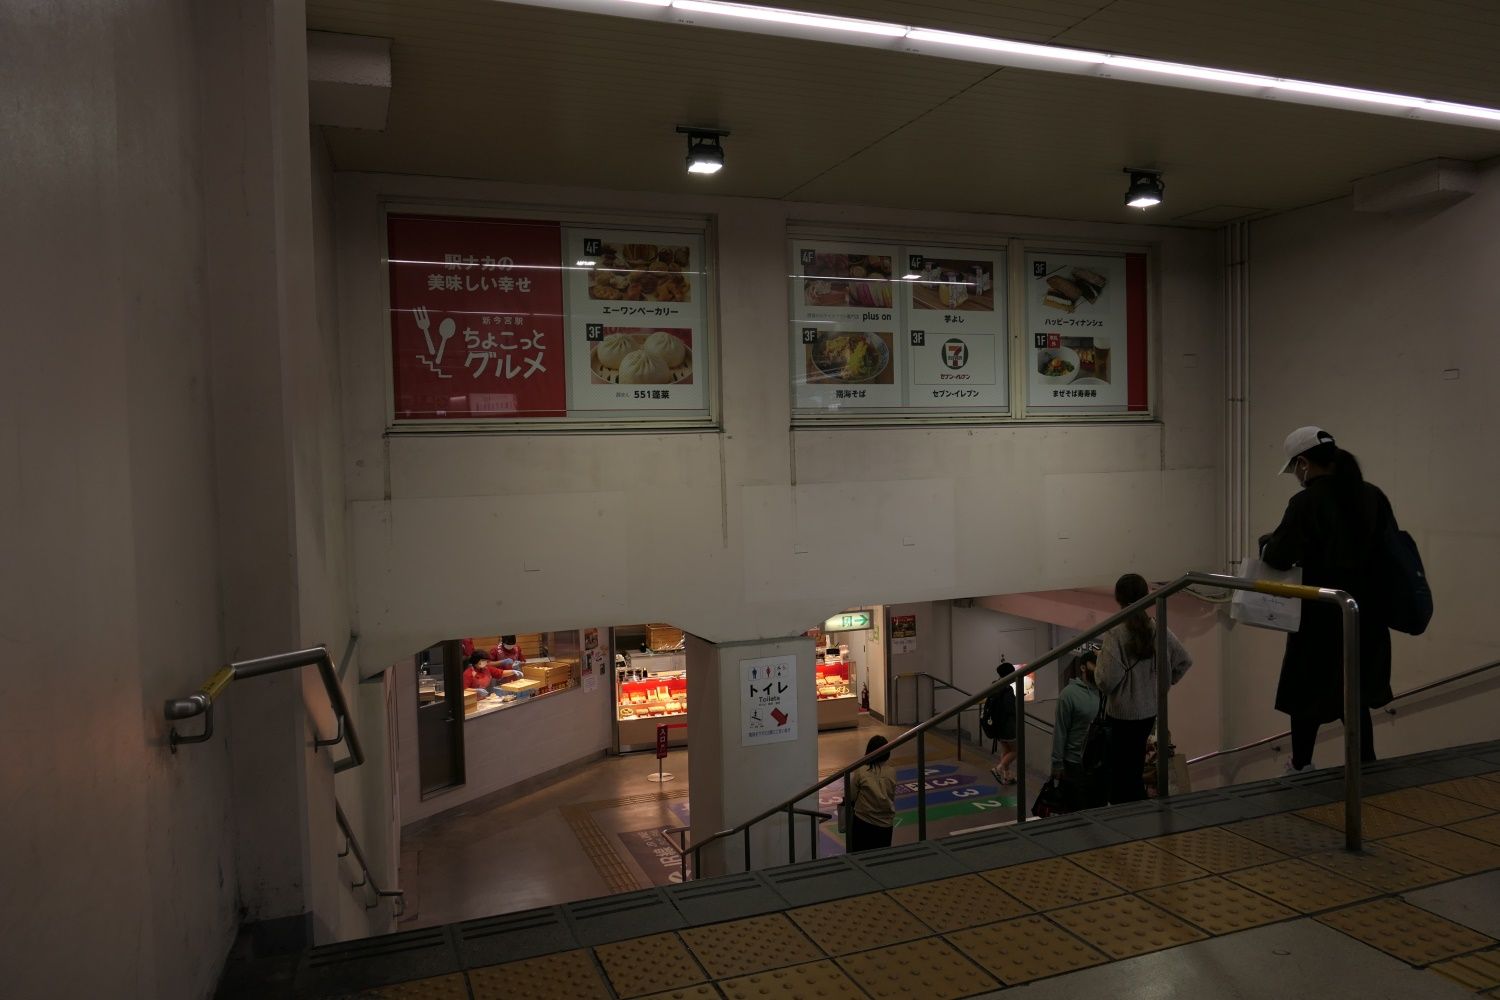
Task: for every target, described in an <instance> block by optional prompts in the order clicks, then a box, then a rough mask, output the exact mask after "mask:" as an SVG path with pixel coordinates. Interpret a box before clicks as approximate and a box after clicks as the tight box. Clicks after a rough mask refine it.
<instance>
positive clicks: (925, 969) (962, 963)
mask: <svg viewBox="0 0 1500 1000" xmlns="http://www.w3.org/2000/svg"><path fill="white" fill-rule="evenodd" d="M838 962H839V965H840V966H841V967H842V968H843V970H844V972H845V973H847V974H848V976H849V978H850V979H852V980H854V981H855V982H856V983H858V984H859V985H860V986H861V987H863V988H864V991H865V992H866V993H868V994H870V996H871V997H873V998H874V1000H896V998H899V997H921V998H922V1000H957V998H958V997H967V996H973V995H974V994H976V993H988V992H990V991H991V990H994V989H995V988H996V987H998V986H999V985H1000V984H999V983H997V982H996V981H995V980H994V979H993V978H992V977H990V976H989V975H988V974H986V973H985V972H983V971H982V970H981V969H979V968H978V967H977V966H976V965H975V964H974V963H973V962H971V961H969V960H968V959H967V958H965V957H964V956H963V955H961V954H959V953H958V952H957V951H956V950H954V948H953V946H952V945H950V944H949V943H948V942H946V941H944V940H943V939H942V938H926V939H924V940H921V941H911V942H908V943H906V944H897V945H891V946H890V947H888V948H876V949H874V950H873V951H862V952H859V953H858V954H854V955H846V956H844V957H843V958H841V959H839V960H838Z"/></svg>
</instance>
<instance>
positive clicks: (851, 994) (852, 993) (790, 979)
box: [719, 958, 866, 1000]
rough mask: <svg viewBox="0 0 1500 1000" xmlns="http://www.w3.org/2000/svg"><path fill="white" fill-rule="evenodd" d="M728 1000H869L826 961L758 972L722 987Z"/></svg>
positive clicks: (834, 966)
mask: <svg viewBox="0 0 1500 1000" xmlns="http://www.w3.org/2000/svg"><path fill="white" fill-rule="evenodd" d="M719 989H720V990H722V991H723V993H724V996H725V997H727V998H728V1000H803V998H806V997H817V998H818V1000H866V998H865V994H864V992H863V991H862V990H860V988H859V987H858V986H855V985H854V980H852V979H850V978H849V977H848V976H846V975H844V973H843V970H841V969H840V968H839V967H838V966H837V965H834V964H833V963H832V962H830V961H829V960H827V959H826V958H825V959H824V960H823V961H821V962H809V963H808V964H806V965H793V966H791V967H790V968H786V969H773V970H772V971H770V972H757V973H756V974H755V975H753V976H741V977H739V978H738V979H726V980H725V981H724V982H722V983H720V984H719Z"/></svg>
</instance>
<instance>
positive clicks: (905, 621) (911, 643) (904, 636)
mask: <svg viewBox="0 0 1500 1000" xmlns="http://www.w3.org/2000/svg"><path fill="white" fill-rule="evenodd" d="M916 651H917V616H916V615H892V616H891V652H892V653H915V652H916Z"/></svg>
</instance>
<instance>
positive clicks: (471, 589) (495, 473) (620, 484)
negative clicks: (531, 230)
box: [337, 175, 1222, 663]
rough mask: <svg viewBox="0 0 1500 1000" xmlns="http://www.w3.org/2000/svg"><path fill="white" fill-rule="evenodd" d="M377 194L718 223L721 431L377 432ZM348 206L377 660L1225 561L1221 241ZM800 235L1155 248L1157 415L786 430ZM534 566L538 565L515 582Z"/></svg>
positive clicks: (358, 563) (353, 404)
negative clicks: (467, 643) (583, 578)
mask: <svg viewBox="0 0 1500 1000" xmlns="http://www.w3.org/2000/svg"><path fill="white" fill-rule="evenodd" d="M386 197H389V198H396V199H408V200H430V201H433V202H443V201H447V202H449V203H458V202H464V201H468V202H475V203H484V204H491V205H506V204H510V205H521V206H529V207H539V208H543V209H546V208H547V207H548V206H553V207H554V208H556V207H561V208H565V209H572V210H575V211H578V210H585V209H587V210H592V211H598V212H601V213H606V212H617V213H639V214H642V215H646V216H649V215H651V214H652V213H663V212H671V213H678V214H681V213H698V214H703V215H711V216H713V217H714V218H715V220H716V226H717V253H718V264H719V274H720V278H719V296H718V299H719V306H720V310H719V327H720V335H721V342H722V351H721V355H722V369H723V373H724V375H723V377H722V378H721V379H720V387H719V388H720V390H721V393H722V418H723V426H724V432H723V433H722V434H712V433H677V434H635V435H628V434H627V435H617V434H607V435H606V434H592V435H590V434H563V435H542V434H534V435H525V436H514V435H462V436H441V435H425V436H414V435H396V436H391V437H387V436H386V435H385V430H386V410H387V401H386V393H387V389H386V385H387V374H388V369H389V365H390V351H389V346H388V337H389V323H388V316H387V313H386V302H385V300H384V293H383V290H382V289H383V284H382V281H383V278H382V271H383V267H382V252H383V233H382V229H381V227H380V224H379V214H378V209H379V203H380V200H381V199H382V198H386ZM337 215H338V225H339V249H340V254H341V260H340V266H341V270H340V275H339V288H340V298H341V308H340V316H341V323H342V329H343V334H344V335H343V350H344V358H345V365H344V374H345V385H346V388H347V390H348V391H347V393H346V397H345V405H346V411H345V412H346V421H345V426H346V433H347V439H346V443H347V449H346V451H347V454H346V472H347V490H348V497H349V502H350V521H351V524H350V533H351V538H352V540H353V548H354V551H355V552H356V557H355V572H354V576H355V593H356V600H357V603H358V609H359V617H360V622H361V629H362V634H363V636H364V639H365V641H366V642H367V643H368V645H367V646H366V648H365V653H366V663H372V662H378V663H390V662H395V661H396V660H398V659H400V658H401V657H403V656H408V655H410V654H411V653H412V652H414V651H415V650H417V649H420V648H423V647H424V646H425V645H426V644H428V643H429V642H432V641H435V640H437V639H439V638H442V637H444V636H450V635H467V634H474V633H475V632H477V631H479V630H482V629H484V628H486V627H489V625H490V623H491V622H493V621H494V615H495V609H496V607H497V606H503V610H504V615H505V618H506V620H507V621H513V622H515V623H516V627H518V628H526V629H538V630H540V629H549V628H568V627H574V626H576V624H577V623H578V622H579V621H587V620H596V621H616V622H625V621H670V622H672V623H674V624H676V625H680V626H681V627H683V628H685V629H687V630H689V631H691V632H693V633H694V634H697V635H701V636H704V637H706V638H709V639H713V640H715V641H723V640H730V639H743V638H755V637H760V636H774V635H786V634H794V633H796V632H800V631H801V630H803V629H805V628H807V627H808V626H809V625H810V624H812V623H814V622H816V621H819V620H820V619H821V618H823V617H825V616H826V615H828V614H831V613H833V612H835V611H838V610H840V609H842V608H845V607H850V606H853V605H855V604H858V603H859V602H860V601H863V600H868V599H870V598H871V597H879V598H880V599H882V600H890V601H896V602H899V601H906V602H914V601H928V600H934V599H944V598H949V597H954V596H964V595H968V594H993V593H1006V592H1015V591H1021V590H1032V589H1036V588H1037V587H1039V586H1063V585H1076V584H1082V583H1090V584H1091V583H1097V582H1098V581H1099V580H1103V579H1113V578H1114V577H1115V576H1117V575H1118V574H1119V572H1120V567H1121V566H1124V565H1128V566H1131V567H1134V568H1139V569H1140V570H1142V571H1143V572H1148V573H1152V574H1154V575H1158V576H1163V577H1166V576H1171V575H1175V574H1177V573H1179V572H1181V571H1182V570H1183V569H1184V568H1185V567H1188V566H1212V565H1218V564H1219V561H1220V558H1221V557H1220V555H1219V553H1218V552H1217V551H1216V547H1217V541H1216V540H1217V538H1218V526H1219V518H1218V509H1219V507H1220V504H1219V486H1218V484H1219V479H1220V476H1219V471H1218V465H1219V462H1220V424H1221V405H1220V396H1221V394H1222V352H1221V350H1220V327H1221V310H1220V307H1219V301H1220V300H1219V269H1218V266H1217V263H1216V256H1217V252H1216V246H1217V244H1216V242H1215V240H1214V238H1213V236H1212V235H1211V234H1208V233H1204V232H1201V231H1187V230H1174V229H1166V228H1151V227H1122V226H1098V225H1093V226H1090V225H1082V224H1071V223H1052V222H1044V221H1041V220H1035V219H1007V218H998V217H984V216H972V215H957V214H942V213H928V212H902V211H893V210H885V209H882V210H874V209H859V208H848V207H838V206H823V205H805V204H791V203H782V202H774V201H755V200H746V199H726V198H708V197H702V198H684V197H680V196H671V197H666V196H656V195H649V194H624V193H616V192H608V191H602V190H578V189H551V188H539V187H527V186H519V185H506V184H490V183H472V182H462V181H444V180H432V179H421V178H395V177H378V176H367V175H341V176H340V178H339V202H338V212H337ZM792 219H797V220H809V219H811V220H818V221H822V222H826V223H828V224H829V225H833V226H865V227H877V228H884V229H885V230H886V231H891V230H902V229H904V230H908V231H915V230H926V231H928V232H933V231H936V232H938V233H945V234H948V235H950V236H951V237H954V238H959V237H962V238H965V239H998V238H999V237H1000V236H1003V235H1014V234H1017V233H1026V234H1038V235H1045V236H1048V237H1052V238H1055V239H1057V240H1059V241H1066V242H1075V241H1084V242H1086V241H1089V240H1096V241H1105V242H1112V243H1116V244H1135V245H1141V244H1150V245H1152V246H1154V247H1155V249H1156V252H1157V260H1158V266H1157V271H1156V284H1155V289H1156V297H1155V301H1156V304H1157V306H1158V310H1157V314H1158V315H1159V317H1160V322H1159V326H1158V331H1157V332H1158V335H1159V350H1160V363H1159V366H1158V377H1157V382H1158V388H1159V394H1160V400H1161V403H1160V413H1161V415H1162V417H1163V422H1162V423H1142V424H1104V425H1087V426H1080V425H1068V426H1062V425H1056V424H1053V425H1035V426H1022V427H1018V426H1000V427H995V426H988V427H929V428H901V429H884V430H873V429H871V430H843V429H840V430H815V431H801V432H796V433H789V432H788V429H787V428H788V419H789V417H788V415H789V395H790V388H789V375H788V363H787V339H786V334H787V326H786V324H787V288H786V277H785V275H786V253H787V250H786V228H787V224H788V222H789V221H790V220H792ZM1189 356H1191V357H1190V358H1189ZM457 470H462V471H461V473H460V472H459V471H457ZM869 525H880V526H882V527H881V530H878V531H868V532H865V533H864V534H863V535H862V536H861V544H860V545H858V546H851V545H849V544H848V543H847V541H846V540H847V538H848V536H849V532H850V529H851V526H869ZM898 525H899V527H900V530H892V528H893V527H894V526H898ZM907 541H910V543H911V544H909V545H908V544H903V543H904V542H907ZM517 553H520V554H521V555H522V556H524V561H525V562H526V563H528V564H529V566H530V567H532V568H534V570H535V571H533V572H526V573H525V577H524V579H523V578H522V576H521V569H520V567H519V566H518V565H517V564H518V563H520V562H522V561H523V560H522V559H517V558H515V556H516V555H517ZM502 556H508V558H502ZM580 565H587V566H588V567H589V568H590V572H589V575H588V577H587V581H588V586H586V587H585V586H579V576H578V573H577V568H578V567H579V566H580Z"/></svg>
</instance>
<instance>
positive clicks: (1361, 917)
mask: <svg viewBox="0 0 1500 1000" xmlns="http://www.w3.org/2000/svg"><path fill="white" fill-rule="evenodd" d="M1318 920H1319V921H1320V922H1321V923H1325V924H1327V925H1328V926H1329V927H1332V928H1334V929H1336V930H1340V931H1343V932H1344V933H1345V934H1347V935H1349V936H1350V937H1352V938H1354V939H1355V940H1356V941H1363V942H1364V943H1365V944H1367V945H1369V946H1370V947H1372V948H1378V949H1379V950H1381V951H1383V952H1385V953H1386V954H1387V955H1392V956H1394V957H1396V958H1399V959H1401V961H1403V962H1406V963H1408V964H1411V965H1428V964H1430V963H1432V962H1438V961H1441V960H1443V959H1445V958H1452V957H1454V956H1455V955H1462V954H1464V953H1466V952H1470V951H1478V950H1479V949H1480V948H1484V947H1486V946H1487V945H1492V944H1494V943H1495V942H1494V940H1493V939H1492V938H1489V937H1486V936H1485V935H1483V934H1480V933H1479V932H1478V931H1474V930H1470V929H1469V928H1467V927H1465V926H1463V925H1462V924H1455V923H1454V922H1453V921H1451V920H1445V919H1443V918H1442V917H1440V916H1438V915H1437V914H1435V913H1429V912H1428V911H1426V910H1424V909H1422V908H1421V907H1418V906H1412V905H1411V904H1410V903H1407V902H1404V901H1402V900H1399V899H1377V900H1375V901H1374V902H1373V903H1361V904H1360V905H1359V906H1351V907H1349V908H1347V909H1343V910H1335V911H1334V912H1333V913H1325V914H1323V915H1322V916H1321V917H1319V918H1318Z"/></svg>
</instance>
